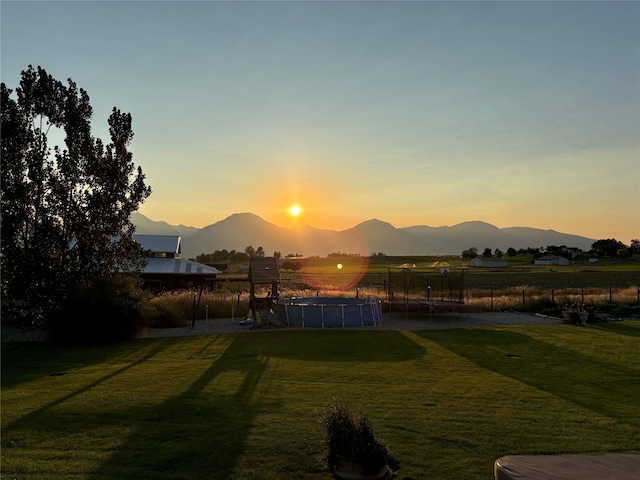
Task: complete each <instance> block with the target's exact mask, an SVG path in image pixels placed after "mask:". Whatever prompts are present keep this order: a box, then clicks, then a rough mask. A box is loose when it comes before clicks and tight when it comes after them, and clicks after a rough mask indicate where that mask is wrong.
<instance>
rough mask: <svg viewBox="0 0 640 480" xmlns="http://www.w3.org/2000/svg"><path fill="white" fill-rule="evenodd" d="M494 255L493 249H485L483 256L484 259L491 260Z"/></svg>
mask: <svg viewBox="0 0 640 480" xmlns="http://www.w3.org/2000/svg"><path fill="white" fill-rule="evenodd" d="M492 255H493V254H492V253H491V249H490V248H489V247H487V248H485V249H484V252H482V256H483V257H487V258H489V257H491V256H492Z"/></svg>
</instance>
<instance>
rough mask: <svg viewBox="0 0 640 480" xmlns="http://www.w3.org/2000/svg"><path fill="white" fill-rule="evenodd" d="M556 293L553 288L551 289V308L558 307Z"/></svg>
mask: <svg viewBox="0 0 640 480" xmlns="http://www.w3.org/2000/svg"><path fill="white" fill-rule="evenodd" d="M555 293H556V292H555V291H554V290H553V288H552V289H551V306H552V307H555V306H556V295H555Z"/></svg>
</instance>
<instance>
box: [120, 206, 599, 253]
mask: <svg viewBox="0 0 640 480" xmlns="http://www.w3.org/2000/svg"><path fill="white" fill-rule="evenodd" d="M131 220H132V222H133V223H134V224H135V225H136V233H139V234H147V235H181V236H182V237H183V242H182V252H183V255H184V256H185V257H187V258H189V257H195V256H196V255H198V254H200V253H213V252H215V251H216V250H228V251H231V250H236V251H243V250H244V249H245V248H246V247H247V246H249V245H252V246H253V247H254V248H258V247H262V248H263V249H264V251H265V252H266V254H267V255H271V253H272V252H276V251H278V252H280V253H281V254H282V255H287V254H289V253H295V254H298V253H299V254H302V255H306V256H313V255H319V256H326V255H328V254H329V253H333V252H338V251H340V252H344V253H354V254H361V255H368V254H370V253H372V252H377V253H384V254H386V255H452V254H460V253H461V252H462V251H463V250H465V249H468V248H470V247H476V248H478V249H484V248H487V247H488V248H491V249H492V250H493V249H496V248H499V249H501V250H506V249H507V248H510V247H512V248H515V249H519V248H527V247H539V246H541V245H567V246H568V247H577V248H581V249H582V250H588V249H589V248H591V245H592V244H593V242H594V241H595V240H594V239H589V238H586V237H581V236H578V235H571V234H566V233H559V232H556V231H555V230H542V229H537V228H530V227H509V228H498V227H496V226H495V225H492V224H490V223H487V222H483V221H480V220H473V221H468V222H463V223H460V224H457V225H454V226H451V227H445V226H441V227H429V226H425V225H421V226H413V227H404V228H396V227H394V226H393V225H392V224H390V223H388V222H385V221H382V220H379V219H377V218H373V219H370V220H366V221H364V222H362V223H359V224H358V225H356V226H354V227H352V228H350V229H347V230H342V231H336V230H324V229H318V228H315V227H311V226H309V225H302V226H296V227H289V228H286V227H280V226H278V225H275V224H273V223H270V222H268V221H266V220H264V219H263V218H262V217H260V216H258V215H256V214H254V213H250V212H243V213H234V214H232V215H230V216H228V217H227V218H225V219H224V220H220V221H218V222H216V223H213V224H211V225H207V226H206V227H203V228H200V229H197V228H194V227H184V226H172V225H169V224H167V223H166V222H157V221H153V220H150V219H149V218H147V217H145V216H144V215H142V214H139V213H137V212H136V213H135V214H133V215H132V216H131Z"/></svg>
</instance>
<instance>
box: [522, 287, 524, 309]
mask: <svg viewBox="0 0 640 480" xmlns="http://www.w3.org/2000/svg"><path fill="white" fill-rule="evenodd" d="M522 308H524V288H523V289H522Z"/></svg>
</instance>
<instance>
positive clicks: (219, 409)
mask: <svg viewBox="0 0 640 480" xmlns="http://www.w3.org/2000/svg"><path fill="white" fill-rule="evenodd" d="M249 337H250V336H246V335H238V336H237V337H236V338H235V339H234V340H233V342H232V343H231V344H230V345H229V346H228V347H227V349H226V350H225V351H224V353H223V354H222V356H220V357H218V358H217V359H216V360H214V363H211V360H209V359H208V358H201V359H198V360H199V361H200V360H201V361H202V364H203V371H202V374H201V375H200V376H199V377H198V378H197V379H196V380H195V382H194V383H193V384H192V385H191V386H190V387H189V388H188V389H187V390H186V391H184V392H183V393H182V394H181V395H179V396H175V397H172V398H169V399H167V400H166V401H164V402H162V403H161V404H159V405H156V406H152V407H147V408H134V409H130V410H127V411H124V412H120V411H119V412H114V417H113V418H111V421H112V422H113V423H114V424H117V423H118V422H119V419H118V418H117V416H120V415H122V417H123V418H125V419H126V418H137V419H138V421H137V428H136V430H135V431H134V432H133V433H132V434H131V435H130V436H129V437H128V438H127V440H126V442H124V443H123V444H122V445H120V446H119V447H118V448H117V450H116V451H115V452H114V453H113V454H112V455H111V456H110V458H109V459H108V460H106V461H105V462H104V463H103V464H102V465H101V466H100V468H99V469H98V470H97V471H96V472H94V474H93V475H91V476H90V477H89V478H91V479H95V480H98V479H104V478H119V479H123V478H130V479H158V478H162V479H172V478H209V479H217V478H219V479H224V478H229V477H230V476H231V474H232V473H233V470H234V467H235V465H236V463H237V460H238V456H239V455H240V454H242V453H243V452H244V451H245V446H246V441H247V437H248V434H249V432H250V429H251V427H252V425H253V423H254V419H255V417H256V411H257V406H256V405H255V404H254V400H253V394H254V391H255V388H256V385H257V384H258V382H259V381H260V378H261V376H262V375H263V373H264V371H265V368H266V358H264V357H263V356H262V355H261V354H260V353H259V352H258V351H255V350H254V352H255V353H248V352H251V351H252V343H251V342H252V339H251V338H249ZM194 354H195V355H194V357H192V358H195V357H198V356H202V355H205V354H206V352H205V351H203V349H200V350H199V351H198V352H194ZM262 407H264V405H262ZM274 408H277V406H274ZM116 415H117V416H116Z"/></svg>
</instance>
